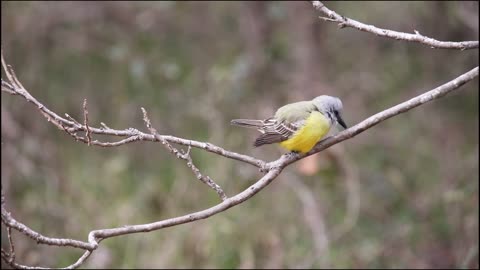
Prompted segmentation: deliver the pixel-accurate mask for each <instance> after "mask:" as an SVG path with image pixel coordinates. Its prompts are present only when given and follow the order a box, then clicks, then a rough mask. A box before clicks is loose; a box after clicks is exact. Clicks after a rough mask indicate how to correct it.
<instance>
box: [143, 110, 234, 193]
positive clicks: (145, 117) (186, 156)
mask: <svg viewBox="0 0 480 270" xmlns="http://www.w3.org/2000/svg"><path fill="white" fill-rule="evenodd" d="M142 112H143V121H145V125H146V126H147V128H148V129H149V130H150V133H152V135H153V136H155V138H158V140H159V141H160V142H161V143H162V144H163V145H164V146H165V147H166V148H167V150H168V151H169V152H170V153H172V154H174V155H175V156H176V157H177V158H179V159H183V160H185V161H187V166H188V168H190V169H191V170H192V172H193V173H194V174H195V176H196V177H197V179H198V180H200V181H202V182H203V183H205V184H207V185H208V186H209V187H210V188H212V189H213V190H215V192H217V194H218V196H220V199H221V200H222V201H225V200H226V199H227V195H225V192H224V191H223V190H222V188H221V187H220V186H219V185H218V184H217V183H215V182H214V181H213V180H212V178H210V177H209V176H204V175H202V173H200V170H199V169H198V168H197V167H196V166H195V164H193V160H192V157H191V156H190V150H191V149H192V147H191V146H190V145H189V146H188V150H187V152H186V153H185V152H184V151H183V150H181V151H182V153H180V152H179V151H178V149H176V148H175V147H173V146H172V145H171V144H170V143H168V142H167V141H166V140H165V139H164V138H163V137H162V136H160V135H158V132H157V130H156V129H155V128H153V127H152V123H151V122H150V119H149V118H148V115H147V111H146V110H145V108H143V107H142Z"/></svg>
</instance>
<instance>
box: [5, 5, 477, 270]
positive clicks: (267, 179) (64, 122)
mask: <svg viewBox="0 0 480 270" xmlns="http://www.w3.org/2000/svg"><path fill="white" fill-rule="evenodd" d="M313 5H314V7H315V8H316V9H317V10H319V11H321V12H323V13H325V14H327V15H328V16H329V18H324V19H325V20H327V21H334V22H338V23H339V24H340V26H341V27H345V26H349V27H353V28H356V29H359V30H361V31H366V32H371V33H374V34H376V35H379V36H385V37H391V38H395V39H399V40H406V41H415V42H419V43H422V44H425V45H429V46H432V47H434V48H448V49H462V50H463V49H472V48H478V41H466V42H443V41H437V40H434V39H431V38H427V37H424V36H422V35H420V34H419V33H418V32H416V34H415V35H413V34H406V33H401V32H396V31H391V30H386V29H380V28H376V27H374V26H368V25H364V24H362V23H359V22H357V21H354V20H351V19H348V18H345V17H342V16H340V15H338V14H337V13H335V12H333V11H331V10H329V9H328V8H326V7H325V6H324V5H323V4H322V3H321V2H318V1H314V2H313ZM1 59H2V66H3V69H4V71H5V74H6V76H7V79H8V82H6V81H4V80H3V78H2V91H3V92H6V93H9V94H11V95H18V96H21V97H23V98H24V99H26V100H27V101H28V102H30V103H32V104H34V105H35V106H36V107H37V108H38V110H39V111H40V112H41V113H42V115H43V116H44V117H45V118H46V119H47V121H49V122H51V123H52V124H54V125H55V126H57V127H58V128H59V129H60V130H64V131H65V132H66V133H67V134H69V135H70V136H72V137H73V138H75V140H78V141H81V142H83V143H86V144H89V145H97V146H101V147H115V146H120V145H124V144H127V143H131V142H136V141H153V142H161V143H162V144H163V145H164V146H165V147H166V148H167V150H169V151H170V152H171V153H173V154H174V155H176V156H177V158H180V159H183V160H186V161H187V166H188V167H189V168H190V169H191V170H192V172H193V173H194V174H195V176H196V177H197V179H199V180H200V181H202V182H204V183H206V184H207V185H208V186H209V187H211V188H212V189H214V190H215V191H216V192H217V193H218V194H219V196H220V198H221V199H222V202H220V203H218V204H217V205H214V206H212V207H210V208H208V209H205V210H202V211H198V212H194V213H190V214H187V215H183V216H179V217H174V218H170V219H166V220H161V221H157V222H153V223H148V224H138V225H127V226H123V227H117V228H109V229H100V230H93V231H91V232H90V233H89V234H88V242H83V241H78V240H73V239H61V238H50V237H46V236H43V235H41V234H40V233H38V232H35V231H33V230H32V229H31V228H29V227H27V226H26V225H24V224H22V223H20V222H18V221H16V220H15V219H14V218H13V217H12V216H11V214H10V213H9V212H8V211H7V210H6V206H5V199H4V194H3V189H2V198H1V208H2V222H3V223H4V224H5V226H6V227H7V232H8V233H9V243H10V247H11V249H10V253H8V252H7V251H4V250H3V249H2V250H1V257H2V259H3V260H4V261H5V263H7V264H9V265H10V266H12V267H15V268H23V269H44V268H42V267H31V266H26V265H21V264H18V263H16V262H15V255H14V254H15V253H14V246H13V240H12V239H11V232H10V231H11V229H12V228H13V229H15V230H17V231H19V232H21V233H23V234H25V235H27V236H28V237H30V238H32V239H34V240H36V241H37V243H40V244H47V245H55V246H70V247H75V248H80V249H83V250H85V252H84V254H83V255H82V256H81V257H80V258H79V259H78V260H77V261H76V262H75V263H73V264H71V265H69V266H67V267H66V269H73V268H77V267H79V266H80V265H82V264H83V263H84V262H85V260H86V259H87V258H88V257H89V256H90V254H91V253H92V252H93V251H94V250H95V249H96V248H97V247H98V244H99V243H100V242H101V241H102V240H103V239H107V238H110V237H115V236H120V235H126V234H133V233H140V232H150V231H154V230H159V229H162V228H166V227H171V226H176V225H180V224H185V223H189V222H193V221H196V220H200V219H205V218H208V217H210V216H213V215H216V214H218V213H220V212H223V211H225V210H227V209H229V208H231V207H233V206H236V205H238V204H240V203H242V202H244V201H245V200H248V199H249V198H251V197H252V196H254V195H255V194H257V193H258V192H259V191H260V190H262V189H263V188H265V187H266V186H267V185H268V184H270V183H271V182H272V181H273V180H274V179H275V178H276V177H277V176H278V175H279V174H280V173H281V172H282V170H283V169H284V168H286V167H287V166H289V165H290V164H292V163H294V162H296V161H298V160H300V159H302V158H305V157H307V156H309V155H313V154H315V153H318V152H320V151H323V150H324V149H326V148H328V147H330V146H332V145H335V144H337V143H339V142H342V141H344V140H347V139H350V138H352V137H354V136H356V135H358V134H360V133H361V132H363V131H365V130H367V129H369V128H371V127H373V126H375V125H377V124H378V123H380V122H382V121H384V120H386V119H388V118H390V117H393V116H396V115H398V114H401V113H404V112H406V111H409V110H411V109H413V108H415V107H417V106H420V105H423V104H425V103H427V102H430V101H432V100H434V99H438V98H441V97H443V96H445V95H446V94H448V93H450V92H452V91H454V90H457V89H460V87H461V86H462V85H463V84H465V83H467V82H469V81H471V80H473V79H474V78H476V77H478V72H479V70H478V67H476V68H474V69H472V70H470V71H468V72H466V73H465V74H463V75H461V76H459V77H457V78H455V79H453V80H451V81H449V82H447V83H445V84H443V85H441V86H439V87H437V88H435V89H433V90H430V91H428V92H426V93H424V94H422V95H419V96H417V97H414V98H412V99H410V100H408V101H405V102H403V103H400V104H398V105H396V106H393V107H391V108H389V109H386V110H384V111H382V112H379V113H377V114H375V115H373V116H371V117H369V118H367V119H365V120H364V121H362V122H360V123H358V124H357V125H355V126H353V127H350V128H349V129H347V130H344V131H343V132H340V133H338V134H336V135H335V136H330V137H328V138H326V139H324V140H322V141H321V142H319V143H318V144H317V145H316V146H315V147H314V149H313V150H311V151H310V152H308V153H306V154H292V153H288V154H284V155H282V156H281V157H280V158H279V159H277V160H275V161H272V162H268V163H267V162H265V161H263V160H260V159H257V158H254V157H251V156H247V155H243V154H239V153H235V152H231V151H227V150H225V149H223V148H221V147H219V146H215V145H212V144H210V143H207V142H198V141H193V140H187V139H183V138H178V137H174V136H169V135H160V134H158V132H157V131H156V130H155V129H154V128H153V127H152V125H151V123H150V120H149V119H148V117H147V114H146V111H145V110H144V109H143V108H142V111H143V113H144V121H145V123H146V126H147V128H148V129H149V131H150V134H148V133H144V132H141V131H139V130H137V129H134V128H127V129H124V130H115V129H112V128H110V127H108V126H107V125H105V124H104V123H103V122H102V123H101V127H100V128H95V127H91V126H89V124H88V111H87V108H86V107H87V104H86V100H85V101H84V104H83V111H84V121H83V124H81V123H80V122H79V121H77V120H75V119H74V118H72V117H70V116H69V115H68V114H66V118H63V117H60V116H59V115H58V114H56V113H55V112H53V111H51V110H49V109H48V108H47V107H45V106H44V105H43V104H42V103H40V102H39V101H38V100H37V99H36V98H34V97H33V96H32V95H31V94H30V93H29V92H28V91H27V90H26V89H25V88H24V87H23V85H22V84H21V83H20V81H19V80H18V78H17V76H16V75H15V73H14V71H13V69H12V67H11V66H10V65H7V64H6V63H5V60H4V57H3V51H2V56H1ZM78 132H85V137H82V136H79V135H77V133H78ZM92 134H97V135H109V136H116V137H120V138H121V139H120V140H119V141H116V142H102V141H99V140H92V138H91V135H92ZM171 143H175V144H180V145H185V146H188V150H187V151H186V152H185V151H183V150H181V151H179V150H178V149H176V148H175V147H173V146H172V145H171ZM191 147H196V148H199V149H204V150H206V151H208V152H211V153H215V154H217V155H220V156H223V157H226V158H230V159H234V160H238V161H241V162H245V163H248V164H251V165H253V166H256V167H258V168H260V169H261V170H262V172H264V173H265V174H264V175H263V177H261V178H260V179H259V180H258V181H257V182H256V183H254V184H252V185H251V186H250V187H248V188H247V189H245V190H244V191H242V192H240V193H238V194H237V195H235V196H232V197H230V198H227V196H226V195H225V193H224V192H223V190H222V189H221V188H220V186H218V185H217V184H216V183H215V182H213V180H212V179H211V178H210V177H208V176H204V175H202V174H201V173H200V171H199V170H198V168H197V167H196V166H195V165H194V164H193V161H192V158H191V156H190V150H191Z"/></svg>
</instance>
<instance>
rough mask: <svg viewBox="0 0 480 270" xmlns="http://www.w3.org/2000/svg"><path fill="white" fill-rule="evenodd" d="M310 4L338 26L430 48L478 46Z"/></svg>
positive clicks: (475, 42)
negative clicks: (385, 25) (377, 24)
mask: <svg viewBox="0 0 480 270" xmlns="http://www.w3.org/2000/svg"><path fill="white" fill-rule="evenodd" d="M312 4H313V7H314V8H315V9H316V10H318V11H320V12H321V13H323V14H325V15H326V16H327V17H320V19H322V20H324V21H327V22H337V23H338V25H339V27H340V28H344V27H352V28H355V29H358V30H360V31H364V32H369V33H372V34H375V35H377V36H380V37H388V38H393V39H396V40H404V41H410V42H418V43H421V44H424V45H427V46H429V47H430V48H432V49H457V50H468V49H477V48H478V41H461V42H452V41H439V40H436V39H433V38H429V37H426V36H424V35H421V34H420V33H419V32H418V31H417V30H414V31H415V34H409V33H403V32H398V31H393V30H388V29H383V28H378V27H375V26H373V25H366V24H364V23H361V22H358V21H355V20H352V19H350V18H347V17H344V16H342V15H340V14H338V13H336V12H335V11H333V10H330V9H328V8H327V7H326V6H325V5H324V4H323V3H322V2H320V1H312Z"/></svg>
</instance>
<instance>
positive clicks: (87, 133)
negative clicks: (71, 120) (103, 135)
mask: <svg viewBox="0 0 480 270" xmlns="http://www.w3.org/2000/svg"><path fill="white" fill-rule="evenodd" d="M83 124H84V125H85V130H86V131H85V137H87V145H88V146H90V144H91V143H92V135H91V132H90V128H89V126H88V110H87V99H84V100H83Z"/></svg>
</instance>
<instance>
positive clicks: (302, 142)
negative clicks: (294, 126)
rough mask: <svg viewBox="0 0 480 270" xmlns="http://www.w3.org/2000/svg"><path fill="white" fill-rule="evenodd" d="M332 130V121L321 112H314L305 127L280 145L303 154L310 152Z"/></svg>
mask: <svg viewBox="0 0 480 270" xmlns="http://www.w3.org/2000/svg"><path fill="white" fill-rule="evenodd" d="M329 130H330V121H329V120H328V118H326V117H325V116H323V114H321V113H320V112H317V111H314V112H312V113H311V114H310V116H309V117H308V118H307V120H306V122H305V125H303V127H301V128H300V129H299V130H298V131H297V132H295V134H294V135H293V136H292V137H291V138H290V139H288V140H285V141H283V142H281V143H280V145H281V146H283V147H284V148H286V149H288V150H290V151H296V152H301V153H306V152H308V151H310V150H311V149H312V148H313V147H314V146H315V144H317V142H319V141H320V140H321V139H322V138H323V136H325V135H326V134H327V133H328V131H329Z"/></svg>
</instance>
